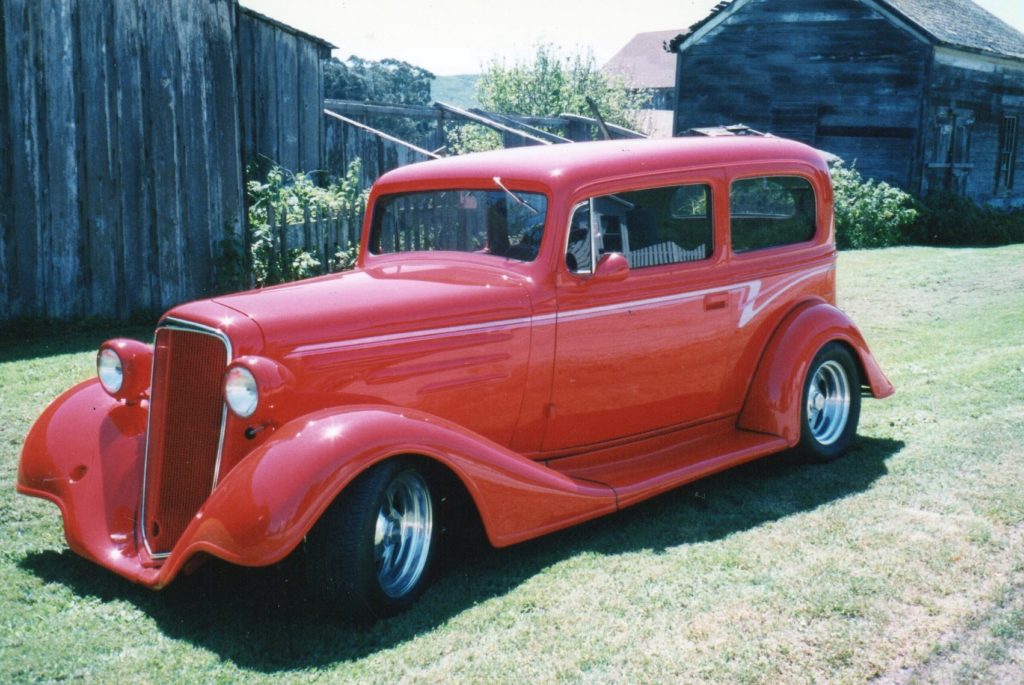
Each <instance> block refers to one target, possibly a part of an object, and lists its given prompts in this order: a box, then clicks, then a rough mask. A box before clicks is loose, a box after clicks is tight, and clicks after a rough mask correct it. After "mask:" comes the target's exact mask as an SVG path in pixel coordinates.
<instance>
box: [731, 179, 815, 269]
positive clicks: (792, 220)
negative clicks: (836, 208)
mask: <svg viewBox="0 0 1024 685" xmlns="http://www.w3.org/2000/svg"><path fill="white" fill-rule="evenodd" d="M729 213H730V215H731V218H730V221H729V230H730V232H731V234H732V250H733V252H749V251H751V250H762V249H764V248H767V247H776V246H778V245H791V244H793V243H802V242H806V241H808V240H810V239H811V238H813V237H814V230H815V224H816V222H815V204H814V189H813V188H812V187H811V184H810V183H808V182H807V181H806V180H805V179H802V178H798V177H796V176H765V177H763V178H745V179H742V180H739V181H736V182H735V183H733V184H732V189H731V190H730V191H729Z"/></svg>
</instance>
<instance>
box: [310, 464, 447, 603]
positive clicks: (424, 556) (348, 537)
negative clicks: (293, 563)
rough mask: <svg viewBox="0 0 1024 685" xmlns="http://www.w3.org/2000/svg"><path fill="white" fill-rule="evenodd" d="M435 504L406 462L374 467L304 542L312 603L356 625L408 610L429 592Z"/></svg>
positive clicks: (419, 474) (425, 482)
mask: <svg viewBox="0 0 1024 685" xmlns="http://www.w3.org/2000/svg"><path fill="white" fill-rule="evenodd" d="M435 499H436V497H435V494H434V492H433V491H432V489H431V486H430V481H429V480H428V478H427V476H426V474H425V473H424V472H423V471H422V470H421V469H419V468H417V467H416V465H415V464H414V463H412V462H410V461H407V460H404V459H396V460H391V461H386V462H383V463H380V464H377V465H376V466H373V467H371V468H370V469H369V470H367V471H366V473H364V474H362V475H361V476H359V478H357V479H356V480H355V481H353V482H352V484H351V485H349V486H348V487H347V488H346V489H345V490H344V491H343V492H342V493H341V494H340V495H339V496H338V498H337V499H336V500H335V501H334V503H333V504H332V505H331V506H330V507H329V508H328V509H327V511H325V512H324V514H323V516H322V517H321V518H320V521H318V522H317V524H316V526H314V528H313V530H311V531H310V533H309V535H308V536H307V537H306V571H307V581H308V583H309V587H310V590H311V592H312V594H313V595H314V597H316V598H317V599H318V600H320V601H322V602H324V603H326V604H327V605H328V606H329V607H330V608H332V609H335V610H337V611H339V612H342V613H345V614H348V615H350V616H352V617H354V618H357V619H361V620H374V619H377V618H382V617H384V616H390V615H392V614H395V613H397V612H399V611H402V610H404V609H406V608H408V607H409V606H410V605H411V604H412V603H413V602H415V601H416V599H417V598H418V597H419V596H420V594H422V592H423V590H424V589H425V588H426V585H427V581H428V578H429V575H430V570H431V566H432V563H433V560H434V556H435V553H436V548H437V528H438V526H436V525H435V517H436V511H437V503H436V501H435Z"/></svg>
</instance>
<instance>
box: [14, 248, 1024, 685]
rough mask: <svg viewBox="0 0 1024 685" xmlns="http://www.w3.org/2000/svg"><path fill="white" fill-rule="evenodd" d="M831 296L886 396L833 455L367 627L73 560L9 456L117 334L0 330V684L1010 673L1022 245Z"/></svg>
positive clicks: (931, 261)
mask: <svg viewBox="0 0 1024 685" xmlns="http://www.w3.org/2000/svg"><path fill="white" fill-rule="evenodd" d="M839 296H840V305H841V306H842V307H843V308H844V309H846V310H847V311H848V312H849V313H850V314H851V315H852V317H853V319H854V321H856V322H857V323H858V324H859V325H860V327H861V329H862V330H863V332H864V334H865V336H866V338H867V340H868V342H869V344H870V345H871V347H872V349H873V350H874V352H875V355H876V357H877V358H878V360H879V362H880V363H881V365H882V368H883V369H884V370H885V371H886V372H887V374H888V375H889V377H890V378H891V379H892V381H893V382H894V383H895V385H896V389H897V394H896V396H894V397H892V398H890V399H888V400H885V401H881V402H877V401H873V400H866V401H865V402H864V404H863V411H862V416H861V430H860V436H861V437H860V438H859V440H858V442H857V443H856V444H855V446H854V450H853V451H852V452H851V453H850V454H849V455H847V456H846V457H845V458H844V459H842V460H840V461H838V462H835V463H833V464H829V465H824V466H811V465H797V464H791V463H788V462H787V460H785V459H778V458H769V459H767V460H763V461H761V462H757V463H754V464H751V465H748V466H746V467H743V468H740V469H737V470H734V471H730V472H727V473H723V474H720V475H718V476H716V477H713V478H711V479H708V480H705V481H701V482H699V483H697V484H694V485H692V486H690V487H686V488H682V489H680V490H677V491H674V492H671V493H669V494H667V495H664V496H661V497H659V498H657V499H655V500H652V501H650V502H647V503H644V504H641V505H639V506H636V507H634V508H632V509H630V510H627V511H625V512H623V513H621V514H618V515H615V516H611V517H607V518H604V519H601V520H598V521H594V522H592V523H590V524H587V525H584V526H581V527H578V528H575V529H572V530H569V531H565V532H563V533H559V534H556V535H552V536H549V537H546V538H543V539H541V540H536V541H533V542H530V543H526V544H523V545H519V546H517V547H514V548H511V549H505V550H497V551H494V550H476V551H473V552H471V553H468V554H467V556H466V557H465V558H462V559H458V560H456V561H454V562H453V563H452V564H450V565H449V566H448V567H447V568H446V570H444V571H443V573H442V575H441V577H440V578H438V579H437V582H436V583H435V585H434V586H433V587H432V588H431V589H430V590H428V592H427V593H426V595H425V596H424V597H423V599H422V601H421V602H420V603H419V604H418V605H417V606H416V607H414V608H413V609H412V610H411V611H409V612H408V613H406V614H403V615H402V616H400V617H398V618H396V619H393V620H390V621H388V622H385V623H381V624H378V625H376V626H374V627H372V628H370V629H364V630H360V629H355V628H352V627H350V626H348V625H346V624H344V623H342V622H340V621H335V620H332V619H329V618H324V617H323V616H320V615H318V614H316V613H315V612H313V611H312V607H310V606H309V605H308V604H307V603H306V602H305V600H304V599H303V598H302V593H301V589H300V587H299V585H300V584H299V582H298V581H297V574H296V573H295V569H294V568H293V567H292V566H291V565H289V564H285V565H284V566H281V567H276V568H273V569H262V570H259V569H255V570H254V569H237V568H232V567H229V566H227V565H223V564H208V565H207V566H205V567H203V568H202V569H200V571H199V572H197V573H196V574H194V575H192V576H188V577H182V578H180V579H179V580H177V581H175V583H174V584H172V586H171V587H170V588H168V589H167V590H164V591H162V592H152V591H149V590H145V589H141V588H138V587H135V586H133V585H131V584H130V583H128V582H127V581H124V580H121V579H120V578H118V577H115V576H114V575H113V574H112V573H109V572H107V571H104V570H103V569H101V568H99V567H96V566H94V565H92V564H90V563H88V562H85V561H83V560H80V559H79V558H78V557H76V556H75V555H74V554H72V553H71V552H69V551H68V550H67V548H66V545H65V543H64V539H63V532H62V528H61V524H60V517H59V514H58V511H57V509H56V507H54V506H53V505H51V504H48V503H46V502H43V501H40V500H35V499H29V498H25V497H19V496H16V495H15V493H14V489H13V481H14V478H15V470H16V464H17V459H18V454H19V451H20V448H21V442H22V440H23V438H24V436H25V433H26V432H27V431H28V428H29V425H30V423H31V421H32V420H33V419H34V418H35V417H36V416H37V415H38V413H39V412H40V411H41V410H42V409H43V407H44V406H45V405H46V404H47V403H48V402H49V401H50V400H51V399H53V398H54V397H55V396H56V395H57V394H58V393H59V392H60V391H62V390H63V389H65V388H66V387H68V386H70V385H71V384H72V383H74V382H75V381H77V380H80V379H82V378H85V377H87V376H89V375H90V374H91V373H92V372H93V359H94V350H95V348H96V345H97V344H98V343H99V342H100V341H101V340H102V339H103V338H104V337H108V336H109V335H111V334H120V333H122V331H107V332H106V334H102V333H97V334H87V333H80V334H74V335H67V336H64V337H62V338H59V339H55V340H53V341H51V342H43V338H36V339H33V340H29V341H25V342H21V343H18V344H12V343H10V342H6V343H3V346H2V347H0V482H2V483H4V485H3V488H2V489H0V540H2V543H0V682H3V683H17V682H34V681H44V682H46V681H58V680H60V681H64V680H72V681H86V682H110V683H123V682H138V681H141V682H153V683H157V682H159V683H170V682H181V683H195V682H234V681H242V680H244V681H245V682H247V683H249V682H277V681H302V682H325V683H335V682H344V681H358V682H385V683H391V682H396V681H402V682H422V683H448V682H488V683H490V682H510V683H535V682H550V681H562V680H564V681H569V682H601V683H603V682H609V681H612V682H672V683H675V682H687V683H691V682H713V683H726V682H728V683H732V682H736V683H772V684H776V683H807V682H823V681H828V682H839V683H842V682H851V683H859V682H864V681H866V680H870V679H873V678H878V679H879V680H880V681H881V682H883V683H887V684H888V683H916V682H921V683H924V682H957V681H963V682H1005V683H1019V682H1021V681H1022V680H1024V526H1022V521H1024V487H1022V486H1024V447H1022V445H1024V245H1017V246H1010V247H1004V248H994V249H930V248H897V249H888V250H876V251H864V252H852V253H844V254H843V255H842V256H841V257H840V268H839ZM127 332H128V333H129V334H134V335H136V336H139V337H144V338H145V337H148V335H149V332H148V331H139V330H138V329H134V330H131V331H127Z"/></svg>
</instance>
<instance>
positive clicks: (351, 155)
mask: <svg viewBox="0 0 1024 685" xmlns="http://www.w3.org/2000/svg"><path fill="white" fill-rule="evenodd" d="M322 118H323V119H324V127H325V128H324V131H325V132H324V139H325V149H326V152H325V159H324V162H325V168H326V169H327V170H329V171H330V173H331V174H333V175H335V176H342V175H344V173H345V171H346V170H347V169H348V165H349V164H350V163H351V162H353V161H354V160H356V159H358V160H360V162H361V166H360V178H359V180H360V185H361V186H362V187H363V188H369V187H370V186H371V185H373V182H374V181H376V180H377V179H378V178H380V176H381V175H382V174H384V173H385V172H388V171H391V170H392V169H397V168H398V167H400V166H405V165H406V164H412V163H414V162H423V161H426V160H428V159H431V158H430V157H428V156H427V155H424V154H421V153H419V152H416V151H415V150H413V149H411V148H410V147H408V146H405V145H399V144H397V143H394V142H392V141H390V140H386V139H383V138H381V137H380V136H377V135H374V134H373V133H371V132H369V131H366V130H364V129H361V128H357V127H355V126H350V125H348V124H346V123H345V122H343V121H339V120H337V119H332V118H330V117H322Z"/></svg>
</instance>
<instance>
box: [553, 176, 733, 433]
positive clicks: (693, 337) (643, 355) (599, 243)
mask: <svg viewBox="0 0 1024 685" xmlns="http://www.w3.org/2000/svg"><path fill="white" fill-rule="evenodd" d="M725 192H726V191H725V189H724V184H721V183H720V182H719V181H718V180H715V179H714V178H702V179H696V180H688V181H686V182H685V183H675V184H671V185H662V186H659V187H656V188H649V189H642V190H634V191H629V192H619V193H605V194H603V195H600V196H597V197H592V198H588V199H586V200H585V201H583V202H581V203H579V204H578V205H577V206H576V207H575V208H574V211H573V213H572V217H571V220H570V226H569V231H568V237H567V244H566V249H565V253H566V266H565V273H564V274H563V275H562V276H561V277H560V279H559V286H558V295H557V297H558V311H557V315H556V327H557V331H556V352H555V364H554V374H553V384H552V392H551V404H550V407H549V421H548V426H547V430H546V432H545V436H544V442H543V450H544V451H553V450H567V449H571V448H575V447H580V446H584V445H594V444H598V443H603V442H607V441H612V440H615V439H618V438H622V437H626V436H635V435H639V434H643V433H647V432H650V431H656V430H659V429H664V428H669V427H674V426H682V425H685V424H690V423H696V422H700V421H703V420H708V419H713V418H716V417H717V416H719V415H720V414H721V411H720V409H721V405H722V397H721V392H722V385H723V379H724V378H725V377H726V375H727V374H728V373H729V369H730V358H731V355H732V353H733V351H734V349H735V347H736V345H737V344H739V341H737V340H736V336H735V335H734V333H735V331H736V321H737V319H738V313H737V306H738V303H739V300H740V296H741V291H740V290H737V289H736V288H735V287H734V286H733V285H731V284H730V283H729V281H728V279H727V276H726V274H725V273H724V272H723V270H722V268H721V267H722V265H723V259H722V252H723V251H722V250H721V249H720V247H719V246H720V245H721V244H722V235H723V234H722V231H723V229H724V224H723V221H724V216H726V215H724V214H723V213H722V212H721V211H719V210H718V206H719V205H720V204H722V202H723V200H724V198H725ZM722 207H723V208H724V205H722ZM612 252H619V253H622V254H623V255H625V256H626V258H627V260H628V261H629V262H630V269H629V270H628V272H627V273H626V275H625V277H624V278H623V277H622V276H621V274H619V275H617V276H612V277H609V278H606V277H603V275H602V269H601V266H600V260H601V258H602V256H603V255H605V254H608V253H612Z"/></svg>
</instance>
